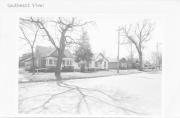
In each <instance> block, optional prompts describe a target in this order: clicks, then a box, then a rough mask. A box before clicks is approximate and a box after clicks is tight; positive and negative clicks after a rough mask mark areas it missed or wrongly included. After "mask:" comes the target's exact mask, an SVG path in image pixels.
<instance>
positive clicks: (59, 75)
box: [55, 49, 62, 81]
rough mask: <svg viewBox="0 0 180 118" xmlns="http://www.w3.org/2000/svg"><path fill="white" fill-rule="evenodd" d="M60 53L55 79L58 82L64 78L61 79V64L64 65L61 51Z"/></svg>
mask: <svg viewBox="0 0 180 118" xmlns="http://www.w3.org/2000/svg"><path fill="white" fill-rule="evenodd" d="M57 53H58V60H57V65H56V70H55V77H56V80H58V81H61V80H62V77H61V63H62V56H61V55H62V54H61V51H60V49H58V50H57Z"/></svg>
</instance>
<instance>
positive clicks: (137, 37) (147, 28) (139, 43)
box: [123, 20, 153, 71]
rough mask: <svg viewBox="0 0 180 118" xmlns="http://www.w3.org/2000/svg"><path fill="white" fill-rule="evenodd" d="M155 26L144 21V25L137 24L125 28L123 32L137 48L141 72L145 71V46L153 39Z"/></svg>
mask: <svg viewBox="0 0 180 118" xmlns="http://www.w3.org/2000/svg"><path fill="white" fill-rule="evenodd" d="M152 31H153V24H152V23H150V22H148V21H147V20H144V21H143V22H142V23H137V24H136V25H135V26H134V27H132V25H130V26H129V27H126V26H125V27H124V28H123V32H124V34H125V36H126V37H127V39H128V40H130V41H131V42H132V43H133V44H134V45H135V47H136V49H137V52H138V55H139V70H140V71H142V70H143V48H144V44H145V43H146V42H147V41H149V40H150V39H151V34H152Z"/></svg>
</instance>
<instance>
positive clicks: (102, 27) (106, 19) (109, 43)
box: [19, 13, 164, 59]
mask: <svg viewBox="0 0 180 118" xmlns="http://www.w3.org/2000/svg"><path fill="white" fill-rule="evenodd" d="M77 17H78V18H79V19H82V20H83V21H94V22H95V25H94V24H90V25H88V26H85V28H84V29H85V30H86V31H87V32H88V35H89V39H90V45H91V49H92V51H93V52H94V53H100V52H102V53H104V54H105V56H106V57H109V58H116V57H117V49H118V48H117V45H118V33H117V29H118V27H119V26H120V27H123V26H124V25H129V24H136V23H141V22H143V20H149V21H150V22H152V23H154V30H153V32H152V35H151V36H152V38H151V40H150V41H149V42H147V43H146V45H145V49H144V54H145V55H144V56H145V58H146V59H150V58H151V53H152V52H154V51H156V44H157V42H161V43H162V41H163V39H162V37H161V36H162V32H163V28H164V27H163V25H164V22H163V19H162V17H161V16H159V15H153V14H150V15H145V14H125V13H124V14H121V13H119V14H89V15H88V17H87V16H86V15H80V16H77ZM51 32H52V33H53V32H54V30H53V29H52V30H51ZM19 33H20V36H21V37H22V34H21V32H19ZM120 34H122V32H120ZM72 35H73V34H72ZM39 38H40V39H41V40H40V41H39V42H37V44H38V45H43V46H52V45H51V44H50V43H49V42H48V41H47V40H44V41H43V40H42V38H41V37H39ZM19 41H20V46H19V48H20V49H19V50H20V55H21V54H22V53H24V52H27V51H29V47H28V46H27V44H26V42H25V41H23V40H22V39H20V40H19ZM124 41H127V39H126V38H125V37H124V36H120V42H121V43H122V42H124ZM161 45H162V44H161ZM161 45H159V50H161ZM129 52H130V46H129V45H120V52H119V54H120V58H122V57H126V56H128V55H129ZM133 53H134V55H135V57H137V51H136V49H135V48H134V46H133Z"/></svg>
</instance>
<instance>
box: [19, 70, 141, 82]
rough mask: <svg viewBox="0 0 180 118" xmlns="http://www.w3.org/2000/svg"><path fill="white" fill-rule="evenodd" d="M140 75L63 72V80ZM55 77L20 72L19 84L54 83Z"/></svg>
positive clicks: (48, 74)
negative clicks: (34, 82)
mask: <svg viewBox="0 0 180 118" xmlns="http://www.w3.org/2000/svg"><path fill="white" fill-rule="evenodd" d="M134 73H140V71H138V70H120V72H119V74H117V71H116V70H108V71H96V72H90V73H82V72H62V74H61V75H62V78H63V79H64V80H70V79H85V78H96V77H105V76H113V75H126V74H134ZM54 80H55V76H54V73H52V72H51V73H43V72H40V73H36V74H35V75H32V74H31V73H28V72H26V71H22V70H21V71H20V72H19V82H33V81H54Z"/></svg>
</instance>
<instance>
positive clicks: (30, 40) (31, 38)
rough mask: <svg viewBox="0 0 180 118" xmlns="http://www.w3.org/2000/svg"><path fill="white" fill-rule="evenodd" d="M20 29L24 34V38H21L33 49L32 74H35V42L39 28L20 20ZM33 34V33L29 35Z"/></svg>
mask: <svg viewBox="0 0 180 118" xmlns="http://www.w3.org/2000/svg"><path fill="white" fill-rule="evenodd" d="M19 28H20V30H21V32H22V34H23V37H20V38H21V39H23V40H25V41H26V43H27V44H28V45H29V47H30V49H31V57H32V72H33V73H32V74H34V73H35V57H34V47H35V42H36V40H37V35H38V31H39V28H38V27H36V26H34V27H33V26H31V25H30V24H28V23H27V22H25V21H24V20H20V25H19ZM28 32H31V33H28Z"/></svg>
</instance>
